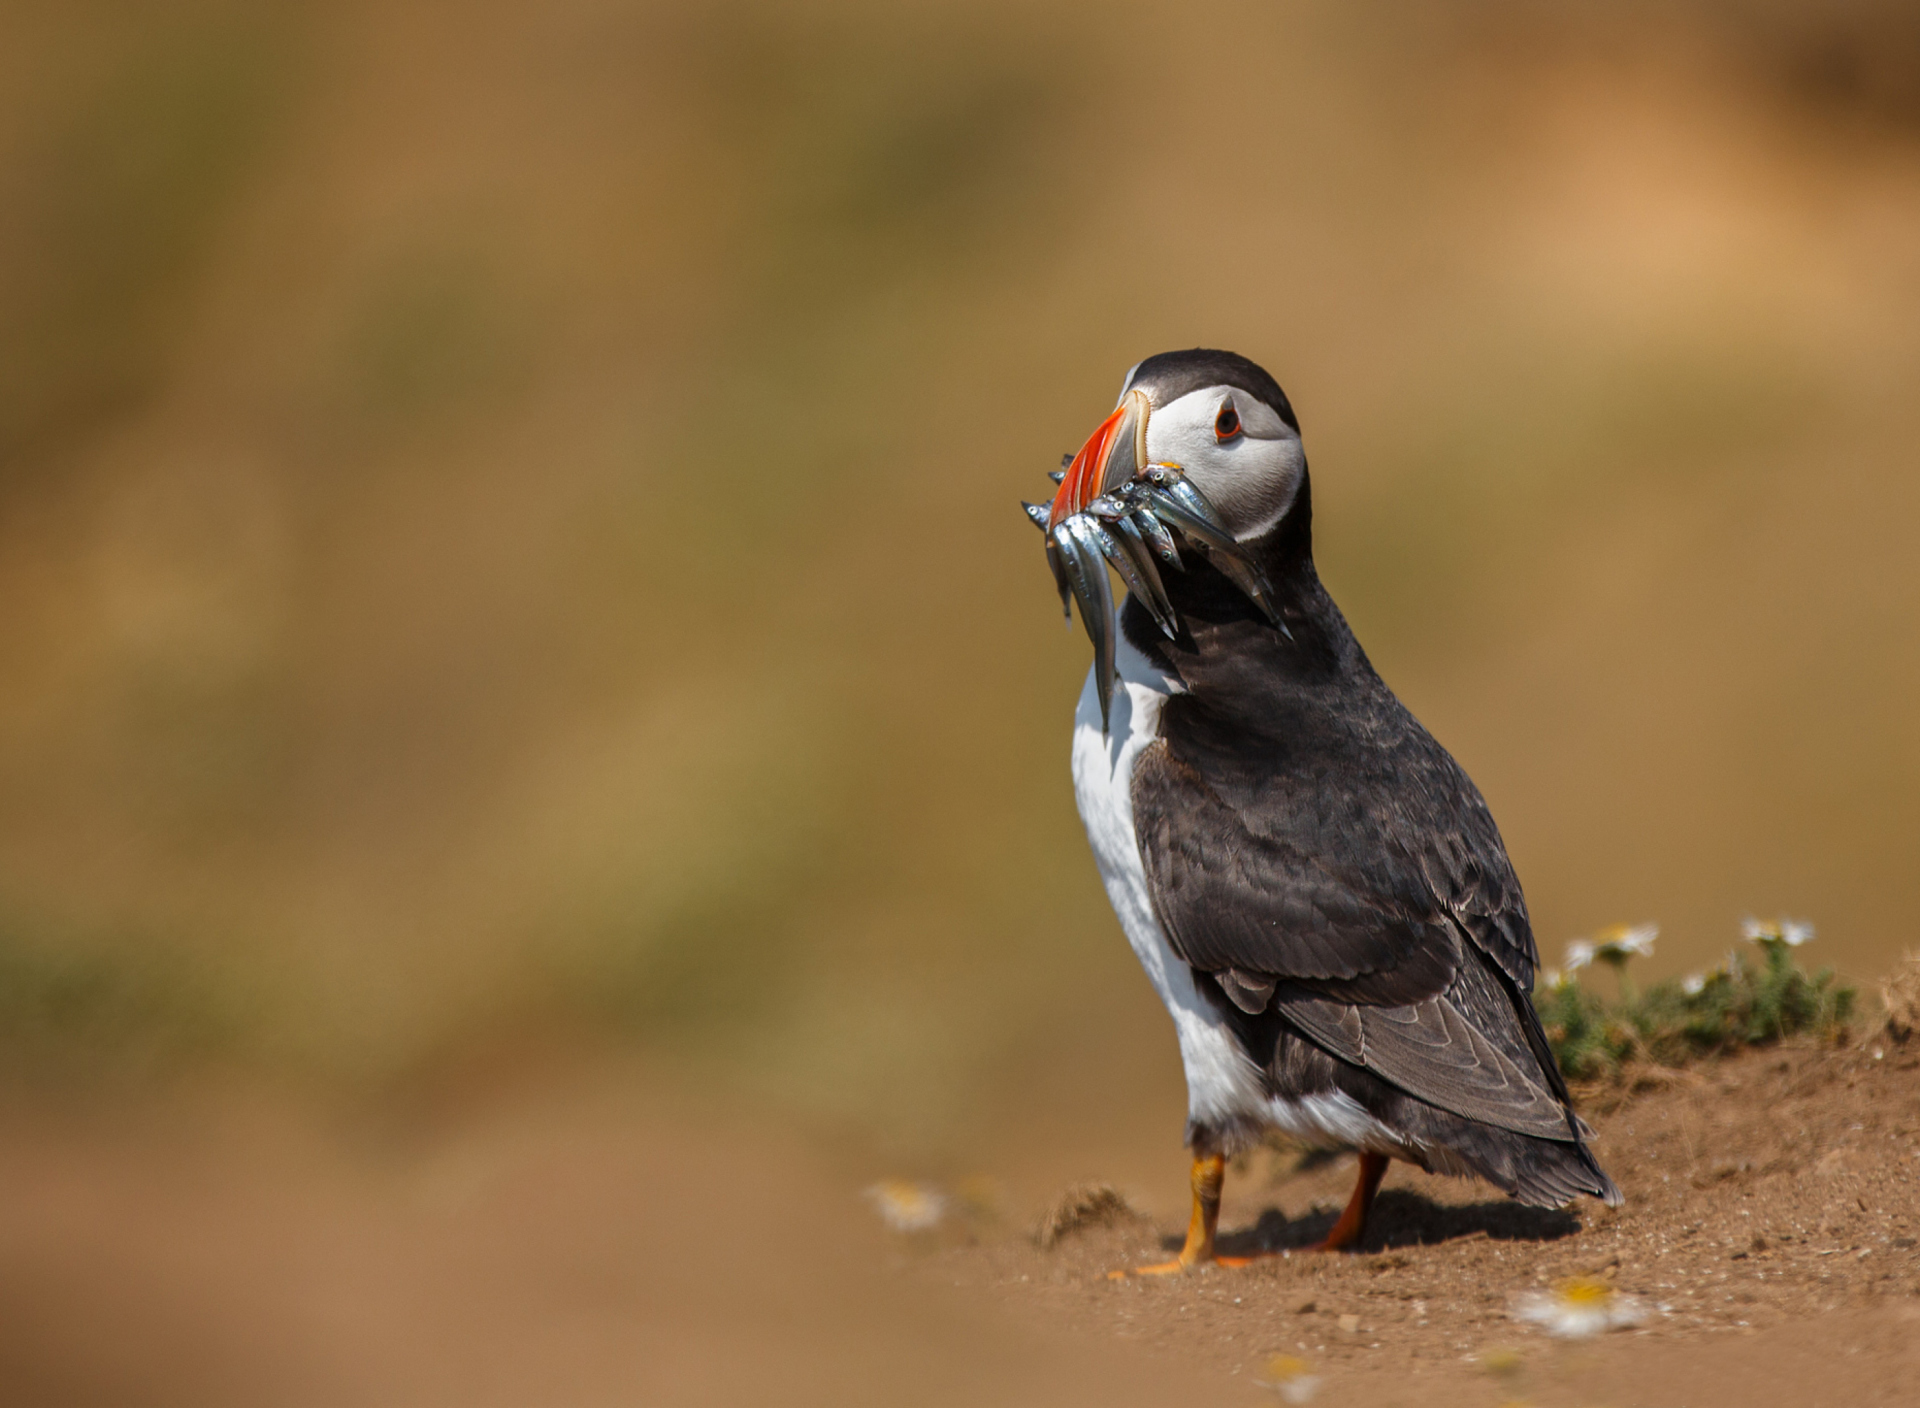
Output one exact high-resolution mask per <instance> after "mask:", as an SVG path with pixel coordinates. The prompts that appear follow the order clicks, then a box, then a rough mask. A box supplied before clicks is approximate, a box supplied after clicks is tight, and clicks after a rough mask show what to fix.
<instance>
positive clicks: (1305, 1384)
mask: <svg viewBox="0 0 1920 1408" xmlns="http://www.w3.org/2000/svg"><path fill="white" fill-rule="evenodd" d="M1312 1368H1313V1366H1312V1365H1311V1364H1309V1363H1307V1361H1306V1360H1304V1359H1296V1358H1295V1357H1294V1356H1293V1355H1291V1354H1276V1355H1274V1356H1273V1357H1272V1358H1270V1359H1269V1360H1267V1366H1266V1370H1265V1372H1264V1373H1262V1374H1261V1376H1260V1377H1259V1378H1258V1379H1256V1380H1255V1382H1256V1383H1258V1384H1259V1385H1260V1387H1262V1388H1270V1389H1272V1390H1273V1391H1274V1392H1275V1393H1277V1394H1279V1395H1280V1396H1281V1397H1282V1398H1284V1399H1286V1400H1287V1402H1289V1403H1307V1402H1310V1401H1311V1400H1312V1398H1313V1396H1314V1394H1316V1393H1318V1392H1319V1391H1320V1376H1319V1375H1318V1374H1314V1373H1310V1372H1309V1370H1311V1369H1312Z"/></svg>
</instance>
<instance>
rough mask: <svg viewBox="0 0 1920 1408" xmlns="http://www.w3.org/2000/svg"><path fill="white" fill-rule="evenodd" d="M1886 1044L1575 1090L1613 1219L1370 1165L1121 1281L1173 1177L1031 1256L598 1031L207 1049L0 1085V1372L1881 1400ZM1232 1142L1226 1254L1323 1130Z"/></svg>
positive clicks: (1916, 1259)
mask: <svg viewBox="0 0 1920 1408" xmlns="http://www.w3.org/2000/svg"><path fill="white" fill-rule="evenodd" d="M1882 1049H1883V1051H1884V1056H1883V1057H1882V1058H1881V1059H1876V1058H1875V1056H1874V1054H1873V1049H1872V1047H1868V1048H1867V1049H1864V1050H1850V1051H1844V1052H1832V1051H1816V1050H1811V1049H1795V1050H1788V1051H1774V1052H1768V1053H1761V1054H1755V1055H1751V1056H1747V1057H1744V1058H1741V1059H1739V1060H1733V1061H1728V1062H1726V1063H1723V1064H1720V1065H1717V1066H1714V1067H1711V1068H1707V1069H1704V1070H1702V1071H1699V1072H1697V1073H1690V1074H1686V1075H1683V1076H1680V1077H1677V1078H1673V1079H1671V1080H1669V1081H1668V1082H1667V1083H1666V1084H1665V1085H1664V1086H1663V1087H1661V1088H1655V1089H1648V1090H1644V1091H1642V1092H1640V1093H1637V1094H1635V1095H1633V1096H1632V1097H1631V1098H1630V1099H1628V1100H1626V1101H1625V1102H1624V1103H1622V1104H1620V1105H1619V1106H1618V1107H1617V1108H1614V1109H1611V1110H1607V1109H1600V1108H1594V1109H1593V1110H1592V1118H1593V1122H1594V1123H1595V1125H1596V1126H1597V1127H1598V1129H1599V1133H1600V1149H1601V1151H1602V1155H1603V1157H1604V1159H1605V1161H1606V1162H1607V1164H1608V1166H1609V1167H1610V1169H1611V1170H1612V1171H1613V1173H1614V1175H1615V1176H1616V1177H1617V1178H1618V1179H1619V1180H1620V1182H1621V1184H1622V1186H1623V1187H1624V1188H1625V1190H1626V1192H1627V1195H1628V1202H1627V1205H1626V1207H1625V1208H1623V1209H1622V1210H1620V1211H1619V1212H1617V1213H1607V1212H1604V1211H1600V1210H1596V1209H1594V1208H1591V1207H1589V1208H1583V1209H1580V1210H1578V1211H1577V1212H1576V1213H1574V1214H1557V1213H1546V1212H1537V1211H1529V1210H1526V1209H1521V1208H1517V1207H1515V1206H1513V1205H1511V1204H1509V1203H1507V1202H1505V1201H1502V1200H1496V1199H1490V1198H1489V1197H1488V1196H1487V1194H1486V1191H1485V1190H1484V1189H1481V1188H1477V1187H1475V1186H1472V1185H1467V1184H1460V1183H1452V1182H1448V1181H1445V1180H1439V1179H1431V1178H1427V1177H1425V1176H1424V1175H1420V1174H1417V1173H1413V1172H1409V1171H1407V1170H1405V1169H1400V1168H1396V1169H1395V1170H1394V1171H1393V1172H1392V1173H1391V1174H1389V1176H1388V1181H1387V1187H1386V1190H1385V1192H1384V1193H1383V1194H1382V1197H1381V1201H1380V1204H1379V1216H1378V1220H1377V1222H1376V1224H1375V1226H1374V1227H1373V1229H1372V1230H1371V1233H1370V1237H1369V1240H1368V1244H1367V1246H1366V1248H1365V1249H1364V1251H1363V1252H1361V1253H1360V1254H1357V1255H1336V1256H1316V1255H1311V1254H1306V1253H1299V1252H1296V1253H1295V1254H1294V1255H1291V1256H1277V1257H1275V1258H1273V1259H1271V1260H1267V1261H1263V1262H1261V1263H1259V1264H1257V1265H1256V1266H1255V1267H1253V1268H1252V1269H1249V1270H1246V1271H1241V1272H1221V1271H1215V1272H1209V1273H1206V1274H1203V1275H1198V1276H1192V1277H1186V1278H1180V1279H1172V1280H1167V1279H1156V1280H1128V1281H1124V1282H1112V1281H1109V1280H1108V1279H1106V1275H1105V1273H1106V1272H1107V1271H1108V1270H1110V1269H1112V1268H1114V1267H1118V1266H1125V1265H1129V1264H1131V1263H1133V1262H1136V1261H1139V1260H1141V1259H1144V1258H1148V1257H1157V1256H1159V1255H1161V1254H1163V1252H1162V1249H1163V1247H1164V1246H1165V1245H1166V1244H1167V1242H1168V1241H1169V1239H1170V1237H1171V1234H1172V1230H1173V1229H1172V1225H1171V1224H1172V1221H1173V1209H1172V1207H1171V1206H1170V1205H1167V1206H1163V1207H1161V1208H1159V1209H1158V1210H1159V1211H1161V1212H1162V1214H1163V1216H1162V1223H1163V1224H1164V1225H1162V1226H1161V1227H1159V1228H1156V1227H1155V1226H1154V1224H1152V1223H1150V1222H1145V1221H1142V1220H1137V1219H1136V1218H1134V1217H1133V1216H1132V1215H1130V1214H1129V1212H1128V1211H1127V1208H1126V1206H1125V1204H1124V1202H1123V1201H1121V1200H1119V1199H1115V1198H1111V1197H1108V1196H1105V1195H1095V1194H1091V1193H1089V1192H1088V1190H1086V1189H1084V1188H1083V1189H1081V1190H1080V1192H1079V1195H1078V1196H1079V1199H1080V1202H1081V1204H1082V1206H1083V1215H1082V1216H1081V1217H1079V1218H1071V1217H1070V1218H1066V1219H1063V1220H1062V1221H1061V1222H1060V1223H1059V1224H1058V1227H1059V1229H1060V1233H1061V1235H1060V1236H1059V1238H1058V1240H1057V1242H1056V1244H1055V1246H1054V1247H1053V1249H1051V1250H1048V1251H1042V1250H1041V1249H1040V1248H1039V1247H1038V1246H1037V1245H1035V1243H1034V1241H1033V1240H1032V1238H1031V1237H1030V1236H1028V1235H1027V1233H1026V1230H1025V1229H1026V1228H1028V1227H1030V1226H1032V1225H1034V1221H1035V1220H1037V1219H1036V1218H1035V1217H1033V1216H1031V1215H1030V1214H1033V1215H1037V1214H1038V1213H1039V1212H1040V1209H1039V1208H1038V1207H1037V1206H1036V1207H1035V1208H1033V1209H1030V1210H1029V1209H1013V1208H1007V1209H1004V1210H1003V1213H1002V1217H1001V1221H1000V1222H999V1223H998V1224H997V1230H983V1229H982V1228H980V1227H979V1226H976V1228H975V1230H974V1234H973V1236H972V1239H971V1240H966V1239H965V1238H961V1239H960V1240H958V1241H955V1242H950V1243H947V1244H944V1245H942V1244H938V1243H936V1244H934V1245H915V1244H913V1243H911V1242H905V1241H901V1240H899V1239H894V1238H890V1237H889V1236H888V1235H887V1234H885V1233H883V1232H882V1231H881V1229H880V1228H879V1227H878V1226H877V1225H876V1223H875V1220H874V1218H873V1216H872V1214H871V1211H870V1209H869V1208H868V1207H867V1206H866V1205H865V1204H864V1202H863V1201H862V1199H861V1198H860V1196H859V1189H860V1188H861V1187H862V1186H863V1184H864V1183H865V1182H866V1181H867V1180H868V1178H869V1177H870V1176H871V1173H872V1172H873V1170H872V1169H871V1168H870V1167H862V1166H860V1165H862V1163H863V1160H862V1158H861V1156H859V1155H857V1154H855V1153H851V1152H848V1151H847V1150H845V1149H841V1150H839V1151H835V1150H833V1149H831V1148H830V1147H829V1146H828V1145H826V1144H823V1143H822V1142H820V1141H817V1140H808V1139H805V1138H802V1137H800V1136H798V1135H796V1134H794V1133H792V1132H791V1131H782V1130H780V1129H770V1128H768V1127H767V1125H766V1123H765V1121H764V1120H761V1119H756V1118H748V1117H746V1116H744V1115H742V1114H739V1113H737V1112H736V1113H733V1114H728V1113H726V1112H724V1111H718V1110H716V1109H714V1108H712V1107H711V1106H710V1105H709V1104H705V1103H702V1104H694V1103H691V1102H689V1101H688V1100H686V1099H685V1098H684V1097H677V1096H672V1095H668V1094H663V1093H661V1091H660V1090H659V1089H658V1088H657V1087H656V1085H655V1084H654V1083H653V1082H652V1081H651V1080H650V1078H649V1075H648V1073H647V1072H646V1071H644V1070H642V1069H638V1068H636V1067H634V1066H633V1065H631V1064H630V1063H626V1062H621V1061H607V1060H603V1059H599V1058H596V1059H593V1060H590V1061H584V1062H574V1063H571V1064H563V1065H561V1066H557V1067H550V1068H549V1069H548V1070H547V1071H546V1073H545V1074H542V1075H538V1076H532V1077H525V1076H523V1077H519V1078H517V1080H516V1082H515V1083H513V1087H512V1088H505V1087H504V1086H503V1084H502V1083H501V1082H500V1081H499V1080H497V1079H489V1080H486V1081H482V1082H479V1084H478V1087H477V1090H476V1091H475V1092H469V1093H468V1094H465V1095H458V1094H456V1095H454V1096H448V1095H447V1094H445V1093H444V1092H443V1093H442V1095H441V1096H440V1097H439V1098H437V1099H435V1100H433V1101H428V1102H425V1103H424V1104H416V1105H410V1106H408V1107H407V1108H405V1109H404V1110H397V1111H389V1117H388V1118H386V1119H383V1120H369V1119H368V1118H367V1117H366V1115H365V1113H364V1112H361V1113H359V1114H356V1115H353V1116H343V1115H341V1114H339V1113H337V1112H334V1113H329V1112H327V1111H326V1110H324V1109H321V1108H319V1107H317V1106H315V1105H313V1104H312V1103H310V1102H301V1101H296V1100H291V1099H289V1098H288V1097H286V1096H285V1094H284V1093H266V1094H263V1093H262V1092H261V1091H259V1090H258V1089H257V1088H252V1087H244V1088H237V1089H236V1088H227V1087H218V1086H215V1085H214V1084H212V1083H211V1082H208V1081H199V1082H196V1083H194V1084H192V1085H191V1087H190V1088H185V1089H179V1090H176V1091H174V1092H173V1093H171V1094H169V1095H167V1096H166V1097H164V1098H159V1099H156V1098H154V1097H153V1096H152V1094H151V1092H148V1093H145V1094H143V1095H142V1096H141V1097H140V1098H139V1099H137V1100H133V1099H128V1100H121V1101H115V1100H112V1099H106V1098H103V1097H101V1096H100V1095H99V1094H98V1093H97V1092H96V1093H95V1094H93V1095H91V1096H89V1097H88V1098H86V1099H84V1100H75V1099H72V1098H58V1097H57V1096H56V1095H55V1094H53V1093H50V1092H48V1091H47V1090H45V1089H39V1090H35V1091H22V1090H18V1089H16V1090H13V1091H11V1092H0V1189H4V1196H3V1197H0V1384H4V1385H5V1401H6V1402H7V1403H8V1404H9V1405H54V1404H60V1405H79V1404H103V1405H104V1404H112V1405H115V1408H138V1405H147V1404H153V1405H171V1404H182V1405H186V1404H192V1405H195V1406H196V1408H220V1405H226V1404H233V1405H241V1404H245V1405H248V1408H258V1405H278V1404H294V1405H304V1404H314V1405H322V1404H324V1405H327V1406H328V1408H338V1406H339V1405H356V1404H369V1405H371V1404H376V1403H377V1404H388V1403H394V1404H407V1405H416V1404H438V1403H446V1404H450V1405H451V1404H460V1405H462V1408H466V1406H467V1405H478V1406H479V1408H484V1405H488V1404H496V1403H497V1404H501V1405H508V1404H511V1405H515V1408H518V1406H519V1405H528V1404H549V1403H550V1404H556V1405H561V1404H565V1405H573V1404H582V1405H584V1404H602V1403H612V1402H621V1403H644V1404H648V1405H656V1404H658V1405H667V1406H668V1408H674V1406H676V1405H683V1404H686V1405H692V1404H715V1405H720V1404H728V1405H731V1404H747V1403H758V1402H779V1403H783V1404H785V1403H796V1404H808V1403H821V1404H829V1403H830V1404H836V1405H838V1404H844V1403H850V1402H857V1403H867V1404H894V1403H901V1404H906V1403H913V1404H921V1403H930V1404H947V1403H952V1404H960V1403H969V1404H971V1403H992V1404H996V1405H1001V1404H1007V1405H1018V1404H1024V1403H1032V1404H1036V1405H1038V1404H1047V1405H1073V1404H1080V1403H1086V1404H1089V1405H1091V1404H1095V1403H1100V1404H1132V1403H1139V1404H1150V1403H1151V1404H1165V1403H1176V1402H1184V1401H1189V1400H1191V1399H1193V1398H1194V1397H1195V1395H1196V1394H1197V1395H1198V1396H1200V1397H1201V1398H1204V1399H1205V1400H1206V1401H1210V1402H1223V1403H1233V1402H1247V1403H1252V1402H1259V1401H1269V1402H1270V1401H1274V1400H1273V1399H1272V1397H1271V1396H1270V1395H1267V1394H1265V1393H1264V1392H1263V1391H1262V1390H1260V1389H1257V1388H1255V1387H1254V1386H1253V1385H1252V1383H1251V1381H1252V1380H1253V1379H1254V1377H1255V1376H1256V1375H1257V1374H1258V1373H1259V1372H1260V1371H1261V1369H1262V1368H1263V1366H1264V1364H1265V1361H1266V1359H1267V1357H1268V1356H1269V1355H1271V1354H1274V1353H1282V1352H1283V1353H1289V1354H1292V1355H1295V1356H1298V1357H1300V1358H1302V1359H1305V1360H1307V1361H1309V1362H1310V1363H1311V1366H1312V1372H1313V1373H1315V1374H1316V1375H1318V1376H1319V1377H1320V1379H1321V1380H1322V1387H1321V1390H1320V1394H1319V1395H1318V1401H1321V1402H1337V1403H1360V1404H1392V1403H1405V1404H1408V1405H1412V1404H1414V1403H1419V1404H1421V1405H1423V1408H1433V1406H1434V1405H1441V1406H1442V1408H1444V1405H1448V1404H1463V1405H1475V1408H1494V1405H1495V1404H1499V1403H1504V1402H1512V1401H1517V1402H1528V1403H1533V1404H1537V1405H1540V1408H1550V1405H1563V1406H1564V1408H1578V1405H1581V1404H1596V1403H1611V1404H1615V1405H1622V1404H1631V1403H1644V1404H1657V1405H1668V1404H1672V1405H1679V1404H1688V1403H1692V1404H1704V1403H1710V1402H1719V1401H1724V1400H1726V1399H1728V1398H1729V1397H1733V1398H1735V1399H1736V1400H1737V1399H1744V1400H1745V1401H1747V1402H1750V1403H1758V1404H1767V1403H1796V1404H1798V1403H1808V1402H1832V1401H1839V1400H1840V1399H1841V1398H1842V1396H1844V1397H1845V1398H1846V1399H1847V1400H1848V1401H1851V1402H1859V1403H1882V1402H1884V1403H1896V1402H1910V1401H1912V1400H1913V1398H1914V1390H1913V1387H1912V1386H1913V1385H1914V1384H1915V1383H1920V1250H1916V1248H1915V1246H1914V1236H1915V1235H1916V1232H1917V1231H1920V1199H1916V1184H1917V1180H1920V1157H1917V1155H1920V1139H1917V1138H1916V1136H1920V1051H1916V1049H1915V1048H1914V1047H1913V1046H1911V1045H1909V1046H1905V1047H1903V1046H1899V1045H1891V1044H1890V1045H1885V1046H1883V1048H1882ZM1062 1142H1063V1143H1067V1144H1076V1145H1077V1144H1078V1143H1079V1141H1078V1140H1076V1139H1073V1138H1067V1139H1064V1140H1063V1141H1062ZM1057 1152H1058V1151H1056V1153H1057ZM1165 1154H1166V1159H1167V1161H1168V1163H1169V1164H1170V1165H1172V1164H1177V1162H1178V1159H1179V1152H1178V1150H1177V1149H1176V1148H1174V1147H1173V1145H1172V1143H1171V1141H1168V1144H1167V1147H1166V1151H1165ZM1042 1162H1043V1163H1044V1161H1042ZM1121 1162H1123V1163H1124V1162H1125V1157H1124V1154H1123V1155H1122V1156H1121ZM1244 1162H1245V1166H1244V1167H1243V1168H1242V1169H1240V1170H1239V1171H1238V1172H1237V1173H1236V1174H1235V1175H1234V1176H1233V1177H1231V1178H1230V1180H1229V1186H1228V1196H1227V1204H1226V1214H1225V1219H1224V1223H1225V1226H1226V1227H1227V1229H1228V1237H1227V1245H1228V1247H1229V1248H1230V1249H1233V1250H1248V1249H1251V1248H1253V1247H1255V1246H1262V1247H1266V1248H1269V1249H1279V1250H1285V1249H1289V1248H1295V1247H1299V1246H1302V1245H1303V1244H1305V1243H1307V1242H1309V1241H1311V1240H1313V1239H1314V1238H1316V1237H1318V1236H1320V1235H1321V1234H1322V1233H1324V1231H1325V1229H1326V1227H1327V1225H1328V1222H1329V1220H1330V1218H1331V1216H1332V1210H1333V1208H1334V1206H1335V1205H1336V1204H1337V1203H1339V1202H1340V1201H1341V1200H1342V1199H1343V1198H1344V1196H1345V1193H1346V1183H1347V1179H1348V1177H1349V1173H1350V1161H1349V1160H1335V1161H1329V1162H1322V1163H1318V1164H1313V1165H1310V1166H1307V1167H1299V1166H1297V1165H1298V1160H1297V1159H1296V1158H1294V1157H1289V1156H1282V1155H1274V1156H1271V1157H1270V1156H1268V1155H1266V1154H1264V1153H1263V1154H1262V1155H1260V1156H1258V1157H1255V1158H1253V1159H1249V1160H1246V1161H1244ZM1053 1186H1055V1187H1056V1188H1058V1187H1061V1186H1062V1185H1061V1184H1058V1183H1056V1184H1054V1185H1053ZM1034 1201H1035V1202H1036V1204H1037V1203H1038V1202H1039V1201H1040V1200H1039V1199H1037V1198H1036V1199H1035V1200H1034ZM1161 1201H1162V1203H1166V1200H1165V1199H1162V1200H1161ZM952 1235H954V1236H956V1237H958V1236H959V1235H960V1234H959V1232H958V1231H957V1230H956V1231H955V1232H954V1233H953V1234H952ZM1572 1275H1588V1276H1598V1277H1602V1278H1605V1279H1607V1280H1608V1281H1610V1282H1612V1283H1614V1284H1615V1285H1617V1286H1618V1287H1619V1288H1621V1289H1622V1290H1624V1291H1626V1292H1630V1293H1632V1294H1635V1295H1638V1296H1642V1297H1644V1298H1645V1299H1646V1300H1647V1301H1648V1302H1650V1303H1652V1304H1654V1305H1657V1306H1660V1307H1662V1309H1661V1310H1660V1311H1658V1312H1657V1313H1656V1314H1655V1315H1654V1318H1653V1319H1652V1320H1651V1322H1650V1323H1648V1324H1647V1325H1646V1326H1645V1327H1644V1328H1642V1329H1639V1330H1629V1331H1622V1332H1617V1333H1614V1334H1611V1335H1608V1336H1605V1337H1603V1338H1601V1339H1598V1340H1594V1341H1587V1342H1581V1343H1563V1342H1558V1341H1553V1340H1550V1339H1548V1338H1546V1337H1545V1336H1543V1335H1542V1334H1541V1333H1540V1332H1539V1331H1537V1330H1535V1329H1532V1328H1530V1327H1527V1326H1523V1325H1520V1324H1517V1323H1515V1322H1514V1321H1513V1320H1511V1319H1510V1318H1509V1316H1508V1310H1509V1306H1510V1302H1511V1298H1512V1297H1513V1296H1514V1295H1515V1294H1516V1293H1518V1292H1521V1291H1524V1290H1527V1289H1530V1288H1534V1287H1538V1286H1542V1285H1546V1284H1550V1283H1552V1282H1554V1281H1556V1280H1557V1279H1559V1278H1561V1277H1566V1276H1572ZM956 1285H957V1286H958V1287H960V1289H958V1290H956V1289H955V1287H956Z"/></svg>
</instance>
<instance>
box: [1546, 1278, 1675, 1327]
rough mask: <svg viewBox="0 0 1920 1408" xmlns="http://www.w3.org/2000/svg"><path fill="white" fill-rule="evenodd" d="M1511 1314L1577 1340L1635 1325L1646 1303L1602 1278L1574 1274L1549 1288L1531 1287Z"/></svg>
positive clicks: (1642, 1313) (1645, 1314)
mask: <svg viewBox="0 0 1920 1408" xmlns="http://www.w3.org/2000/svg"><path fill="white" fill-rule="evenodd" d="M1513 1318H1514V1319H1516V1320H1524V1321H1526V1322H1527V1323H1529V1324H1533V1325H1539V1326H1541V1327H1543V1328H1544V1329H1545V1330H1546V1332H1547V1333H1548V1334H1550V1335H1556V1336H1558V1337H1559V1338H1561V1339H1570V1340H1578V1339H1586V1338H1587V1337H1588V1336H1590V1335H1597V1334H1599V1333H1601V1332H1602V1331H1603V1330H1619V1329H1625V1328H1626V1327H1628V1326H1630V1325H1638V1324H1640V1323H1641V1322H1643V1321H1644V1320H1645V1319H1646V1318H1647V1307H1646V1304H1645V1302H1643V1301H1641V1300H1640V1299H1639V1298H1638V1297H1635V1296H1629V1295H1622V1294H1621V1293H1620V1292H1619V1291H1616V1290H1614V1288H1613V1287H1612V1286H1609V1285H1608V1284H1607V1283H1606V1282H1604V1281H1591V1280H1586V1279H1583V1278H1576V1279H1574V1280H1571V1281H1562V1282H1561V1283H1560V1284H1559V1285H1557V1286H1555V1287H1554V1288H1553V1290H1552V1291H1530V1292H1528V1293H1527V1294H1525V1295H1522V1296H1520V1297H1518V1298H1517V1299H1516V1300H1515V1301H1514V1305H1513Z"/></svg>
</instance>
